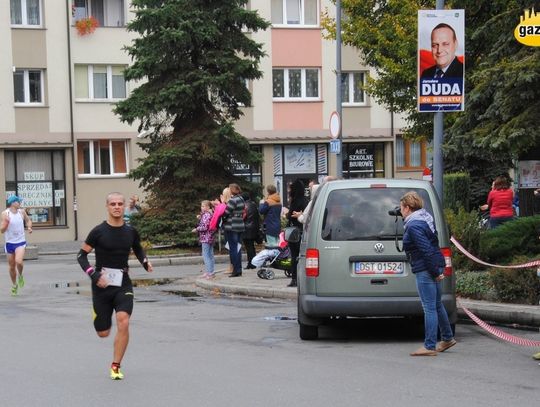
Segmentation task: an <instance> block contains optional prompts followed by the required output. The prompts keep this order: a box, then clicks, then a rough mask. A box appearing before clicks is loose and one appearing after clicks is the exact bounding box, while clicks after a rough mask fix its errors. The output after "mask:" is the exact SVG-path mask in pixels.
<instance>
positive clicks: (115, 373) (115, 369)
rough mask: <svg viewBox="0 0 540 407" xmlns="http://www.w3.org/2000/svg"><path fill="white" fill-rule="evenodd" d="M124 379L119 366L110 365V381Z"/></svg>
mask: <svg viewBox="0 0 540 407" xmlns="http://www.w3.org/2000/svg"><path fill="white" fill-rule="evenodd" d="M123 378H124V374H123V373H122V371H121V370H120V365H115V364H112V365H111V379H113V380H122V379H123Z"/></svg>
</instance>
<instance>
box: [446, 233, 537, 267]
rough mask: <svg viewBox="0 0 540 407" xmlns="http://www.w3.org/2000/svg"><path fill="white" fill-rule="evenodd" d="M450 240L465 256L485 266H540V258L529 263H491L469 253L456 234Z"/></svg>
mask: <svg viewBox="0 0 540 407" xmlns="http://www.w3.org/2000/svg"><path fill="white" fill-rule="evenodd" d="M450 241H451V242H452V243H454V245H455V246H456V247H457V248H458V250H459V251H460V252H461V253H463V254H464V255H465V256H467V257H468V258H469V259H471V260H473V261H475V262H477V263H479V264H483V265H484V266H489V267H498V268H503V269H524V268H532V267H538V266H540V259H539V260H533V261H530V262H528V263H524V264H512V265H510V266H500V265H498V264H491V263H486V262H485V261H483V260H480V259H479V258H478V257H475V256H474V255H472V254H471V253H469V252H468V251H467V250H466V249H465V248H464V247H463V246H462V245H461V244H460V243H459V242H458V241H457V240H456V239H455V238H454V236H452V237H450Z"/></svg>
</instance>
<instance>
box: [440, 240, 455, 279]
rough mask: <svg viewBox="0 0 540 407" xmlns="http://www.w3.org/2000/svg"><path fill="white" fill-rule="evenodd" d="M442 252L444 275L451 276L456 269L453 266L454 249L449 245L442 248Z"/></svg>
mask: <svg viewBox="0 0 540 407" xmlns="http://www.w3.org/2000/svg"><path fill="white" fill-rule="evenodd" d="M441 253H442V255H443V256H444V263H445V266H444V273H443V274H444V275H445V276H448V277H449V276H451V275H452V274H453V273H454V270H453V268H452V249H450V248H449V247H443V248H441Z"/></svg>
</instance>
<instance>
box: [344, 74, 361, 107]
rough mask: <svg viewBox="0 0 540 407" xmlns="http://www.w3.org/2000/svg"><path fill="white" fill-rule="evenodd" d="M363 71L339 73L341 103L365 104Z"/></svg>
mask: <svg viewBox="0 0 540 407" xmlns="http://www.w3.org/2000/svg"><path fill="white" fill-rule="evenodd" d="M364 78H365V74H364V73H363V72H344V73H342V74H341V100H342V104H343V105H365V104H366V99H365V95H364V89H363V86H364Z"/></svg>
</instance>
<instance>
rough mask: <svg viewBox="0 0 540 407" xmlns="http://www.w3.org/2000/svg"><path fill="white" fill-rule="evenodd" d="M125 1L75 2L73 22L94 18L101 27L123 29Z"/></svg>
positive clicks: (89, 0) (92, 0) (77, 0)
mask: <svg viewBox="0 0 540 407" xmlns="http://www.w3.org/2000/svg"><path fill="white" fill-rule="evenodd" d="M124 8H125V7H124V0H73V8H72V11H71V12H72V15H73V22H75V21H77V20H80V19H82V18H88V17H90V16H93V17H94V18H95V19H96V20H97V21H98V23H99V26H100V27H122V26H124V24H125V19H124Z"/></svg>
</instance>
